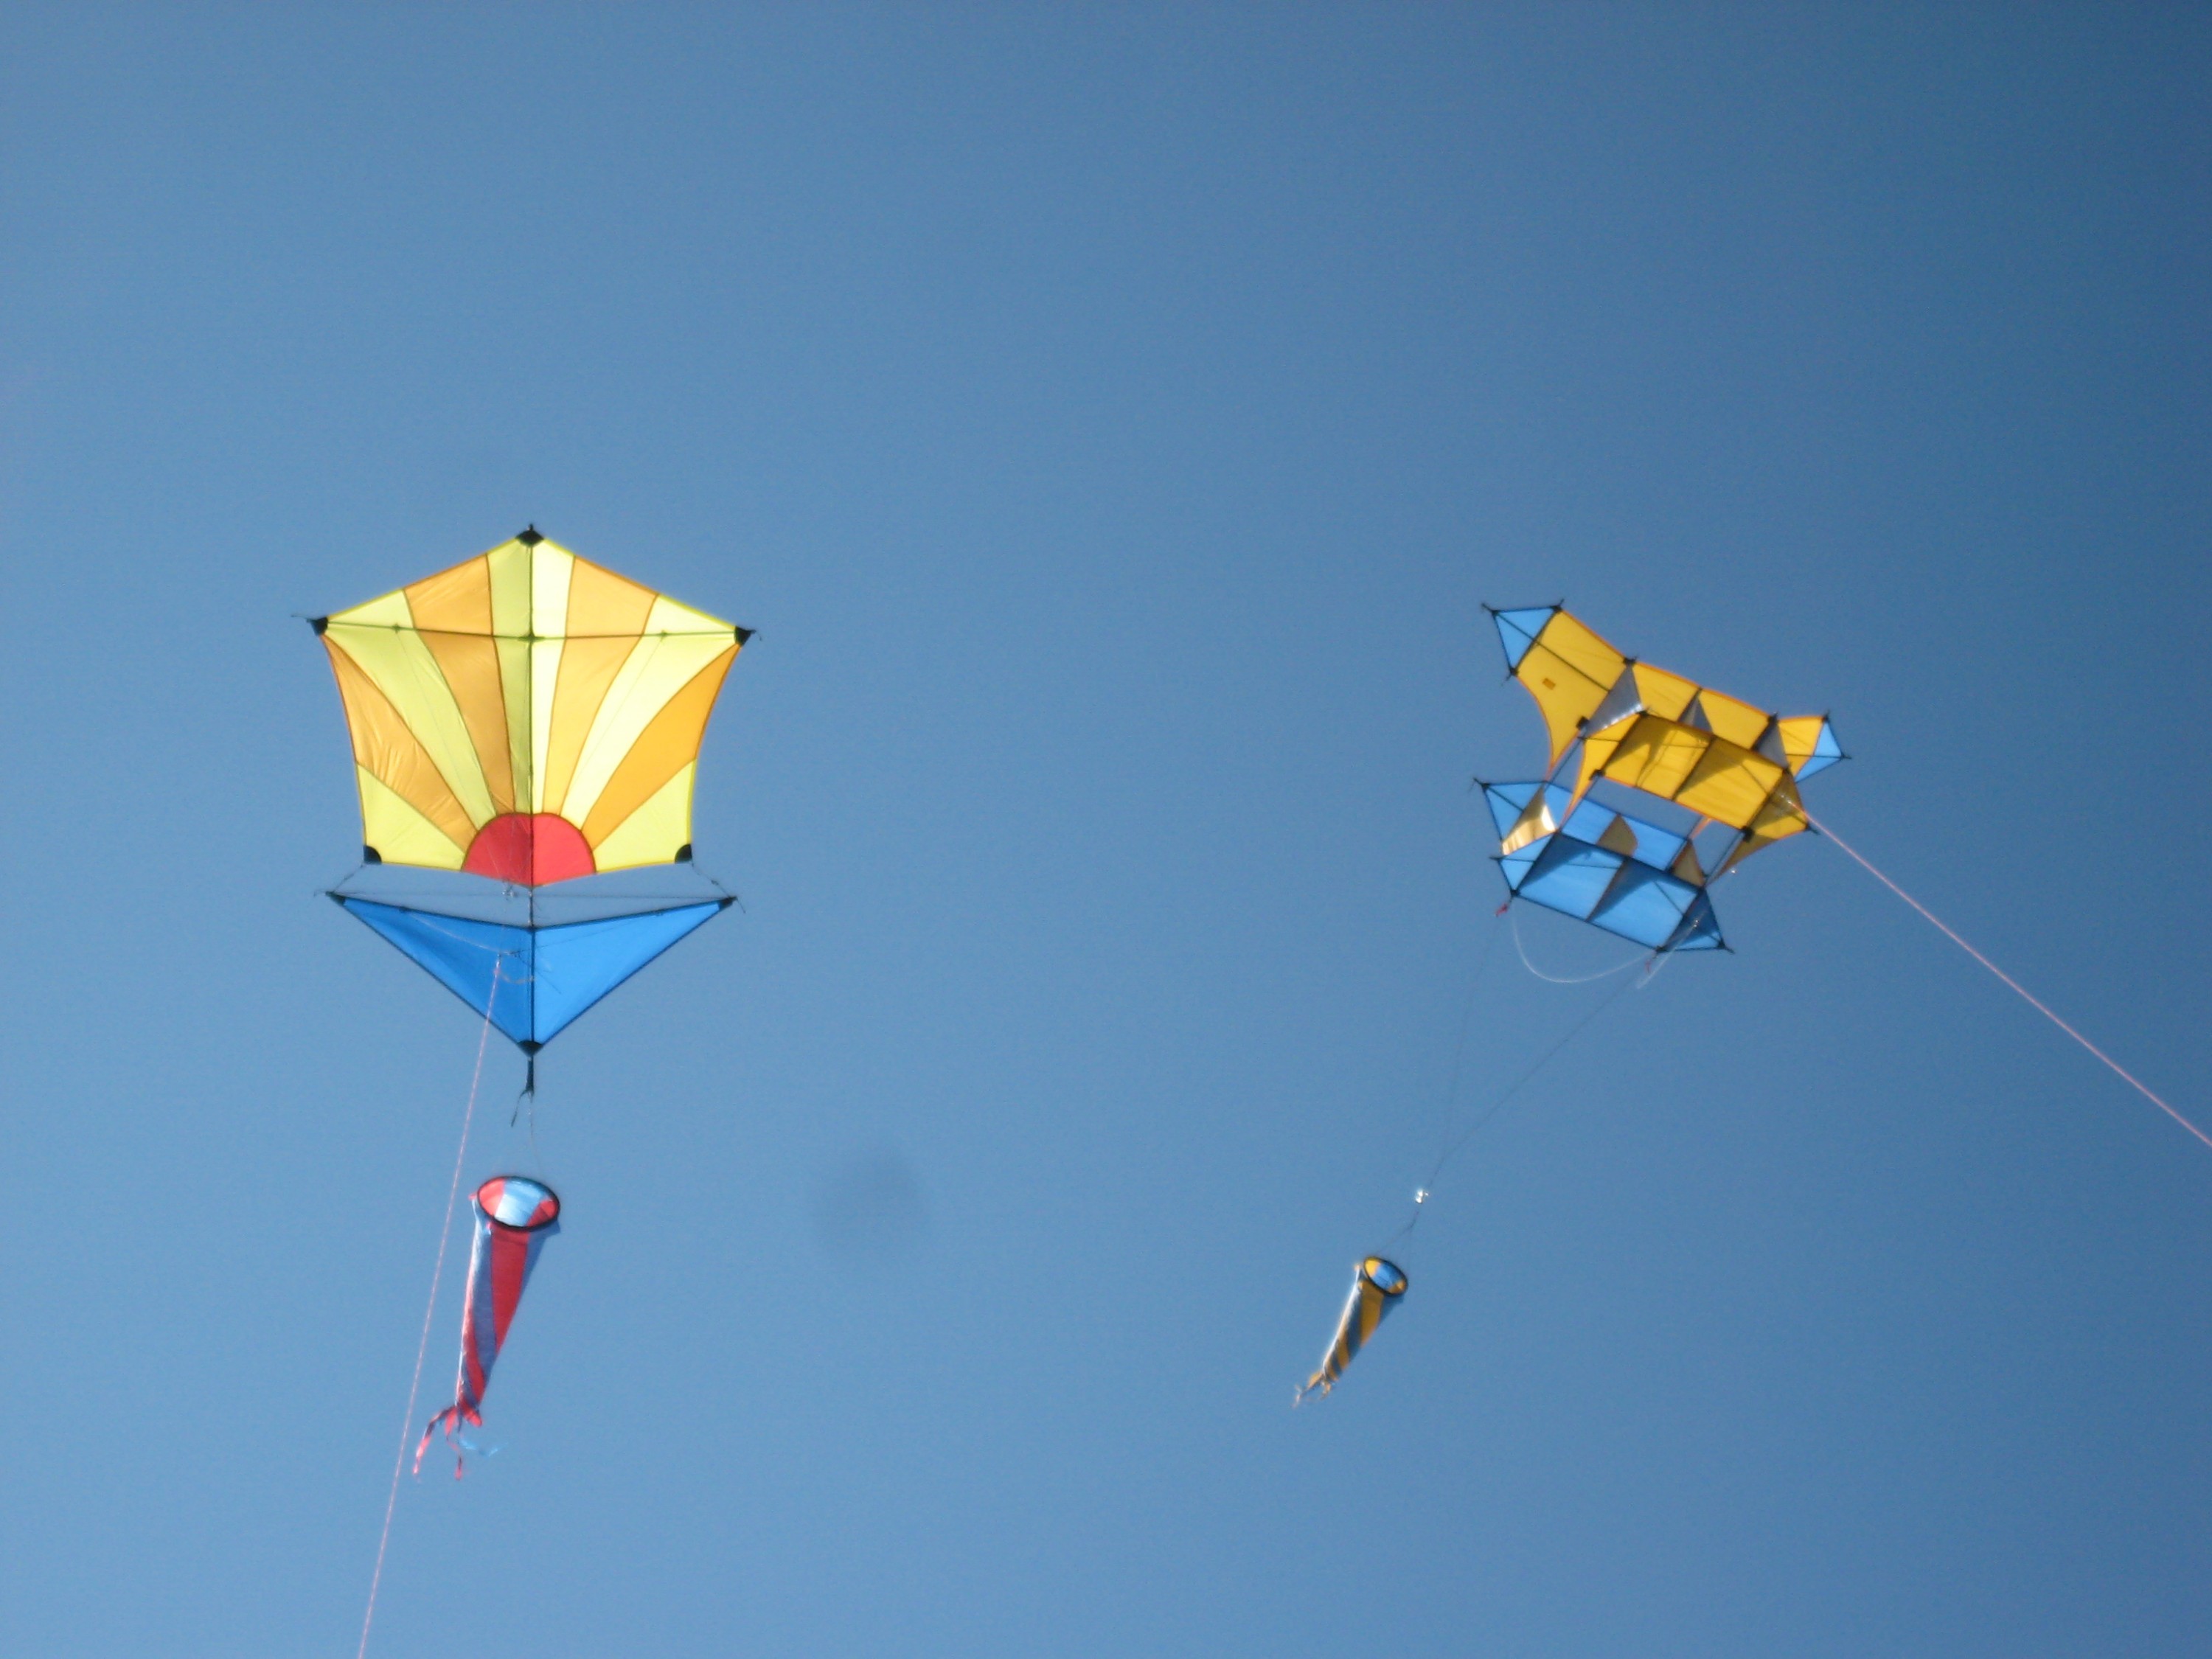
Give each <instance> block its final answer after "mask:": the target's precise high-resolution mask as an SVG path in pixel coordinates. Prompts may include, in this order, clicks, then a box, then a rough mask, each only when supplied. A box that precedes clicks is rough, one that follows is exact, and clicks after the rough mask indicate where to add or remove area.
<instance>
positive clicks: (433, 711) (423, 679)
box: [323, 622, 492, 824]
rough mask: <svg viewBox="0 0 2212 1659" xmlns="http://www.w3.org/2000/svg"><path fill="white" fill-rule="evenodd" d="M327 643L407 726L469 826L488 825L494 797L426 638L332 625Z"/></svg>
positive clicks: (411, 631)
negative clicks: (464, 813)
mask: <svg viewBox="0 0 2212 1659" xmlns="http://www.w3.org/2000/svg"><path fill="white" fill-rule="evenodd" d="M323 637H324V639H325V640H336V641H338V642H339V644H340V645H341V646H342V647H343V649H344V651H345V653H346V654H347V655H348V656H349V657H350V658H352V659H353V661H354V663H355V665H356V666H357V667H358V668H360V670H361V671H362V672H363V673H364V674H367V675H368V678H370V679H371V680H372V681H374V683H375V685H376V689H377V690H379V691H381V692H382V693H383V694H384V696H385V697H386V700H387V701H389V702H390V703H391V704H392V708H394V709H396V710H397V711H398V714H399V717H400V719H402V720H404V721H406V722H407V729H408V730H409V731H410V732H413V733H414V734H415V740H416V742H417V743H419V744H422V748H423V750H424V751H425V752H426V753H427V754H428V756H429V757H430V759H431V761H432V763H434V764H435V765H436V767H437V769H438V773H439V775H440V776H441V777H442V778H444V779H445V781H446V786H447V788H449V789H451V790H452V791H453V796H454V798H455V799H457V800H459V802H460V803H461V805H462V807H463V808H464V809H465V811H467V812H468V815H469V817H470V820H471V822H472V823H479V824H480V823H484V822H485V821H486V820H487V819H489V817H491V816H492V804H491V791H490V789H489V787H487V785H486V784H485V782H484V775H483V765H482V764H481V763H479V762H478V761H477V749H476V744H475V743H474V742H473V741H472V740H471V738H470V736H469V728H468V723H467V722H466V721H465V720H463V719H462V718H461V709H460V705H459V703H457V702H454V700H453V687H451V686H450V685H448V684H446V676H445V673H444V671H442V670H441V669H440V668H439V666H438V659H436V658H435V657H434V656H432V655H431V654H430V647H428V645H427V644H425V643H424V642H423V639H422V635H420V634H418V633H416V631H415V630H414V629H412V628H359V627H356V626H354V625H352V624H350V623H337V622H333V623H331V624H330V626H329V627H328V628H327V629H325V631H324V634H323Z"/></svg>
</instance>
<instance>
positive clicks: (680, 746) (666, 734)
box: [569, 640, 738, 855]
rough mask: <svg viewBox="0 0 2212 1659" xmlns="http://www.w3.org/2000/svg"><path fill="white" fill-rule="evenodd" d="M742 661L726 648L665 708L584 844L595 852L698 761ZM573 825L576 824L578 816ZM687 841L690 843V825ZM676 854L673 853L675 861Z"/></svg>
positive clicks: (615, 781) (620, 770)
mask: <svg viewBox="0 0 2212 1659" xmlns="http://www.w3.org/2000/svg"><path fill="white" fill-rule="evenodd" d="M663 643H664V644H667V643H671V642H669V641H664V642H663ZM682 643H685V644H691V643H696V642H695V641H683V642H682ZM705 643H708V644H712V643H714V641H711V640H709V641H705ZM737 659H738V647H737V645H736V643H735V642H734V641H732V642H729V643H726V644H725V645H723V647H722V649H721V652H720V655H718V656H717V657H715V658H714V660H713V661H712V662H710V663H708V665H706V666H705V667H703V668H702V669H700V670H699V671H698V672H697V673H696V674H695V675H694V676H693V677H692V678H691V679H690V681H689V682H688V683H687V684H684V686H683V688H682V689H681V690H678V692H677V693H676V695H675V696H671V697H669V698H667V699H666V700H665V702H663V704H662V706H661V708H660V712H659V714H655V715H654V716H653V722H652V724H651V725H649V726H647V727H646V728H645V730H644V731H642V732H640V733H639V734H638V736H637V738H636V740H635V742H634V743H632V744H630V746H629V750H628V751H627V752H626V753H624V755H623V759H622V764H621V765H619V766H617V768H616V769H615V770H614V775H612V776H611V777H610V778H609V779H608V780H607V781H606V785H605V787H604V788H602V789H601V790H600V791H599V794H598V796H597V798H596V799H594V800H593V801H592V809H591V813H590V816H589V817H586V818H585V819H584V820H583V821H582V823H581V825H580V827H581V829H583V832H584V839H585V840H586V842H590V843H591V845H592V848H594V849H596V848H598V847H599V843H600V842H602V841H604V840H605V839H606V837H607V836H610V835H611V834H612V833H613V832H614V829H615V828H616V826H617V825H618V824H620V823H622V822H623V819H625V818H627V817H629V815H630V814H631V813H633V812H635V811H637V809H638V808H639V807H641V806H642V805H644V804H645V803H646V801H647V799H649V798H650V797H651V796H652V795H653V793H655V792H656V791H658V790H659V787H660V786H661V785H663V784H664V783H665V782H667V781H668V780H669V779H671V778H672V777H674V776H675V775H676V774H677V773H678V772H679V771H681V770H682V769H684V767H685V766H687V765H690V763H692V762H694V761H696V760H697V759H698V757H699V740H700V739H701V738H703V737H704V736H705V735H706V733H707V717H708V715H709V714H713V713H714V698H715V696H716V695H717V694H718V693H719V692H720V690H721V689H722V677H723V676H724V675H726V674H727V673H728V672H729V671H730V665H731V664H732V663H733V662H735V661H736V660H737ZM569 822H570V823H575V822H576V818H575V817H574V814H573V812H572V813H571V814H570V815H569ZM684 839H685V840H687V841H688V840H689V839H690V834H689V824H688V823H687V824H686V834H685V836H684ZM681 844H682V843H681V842H679V843H678V845H681ZM674 850H675V849H674V848H671V849H670V852H671V855H672V854H673V852H674Z"/></svg>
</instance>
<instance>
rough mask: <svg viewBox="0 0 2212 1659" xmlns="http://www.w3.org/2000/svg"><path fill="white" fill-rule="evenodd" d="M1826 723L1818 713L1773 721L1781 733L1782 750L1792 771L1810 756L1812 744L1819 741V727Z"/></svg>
mask: <svg viewBox="0 0 2212 1659" xmlns="http://www.w3.org/2000/svg"><path fill="white" fill-rule="evenodd" d="M1826 723H1827V722H1826V720H1824V719H1823V718H1822V717H1821V716H1820V715H1818V714H1798V715H1793V716H1792V717H1791V718H1790V719H1789V720H1777V721H1775V723H1774V724H1775V726H1776V727H1777V729H1778V730H1779V731H1780V732H1781V734H1782V752H1783V753H1784V755H1785V756H1787V757H1789V760H1790V770H1791V771H1792V772H1795V771H1796V769H1798V768H1799V767H1801V766H1802V765H1803V764H1804V763H1806V762H1807V761H1808V760H1810V759H1811V758H1812V757H1813V746H1814V744H1817V743H1819V742H1820V728H1821V726H1824V725H1826Z"/></svg>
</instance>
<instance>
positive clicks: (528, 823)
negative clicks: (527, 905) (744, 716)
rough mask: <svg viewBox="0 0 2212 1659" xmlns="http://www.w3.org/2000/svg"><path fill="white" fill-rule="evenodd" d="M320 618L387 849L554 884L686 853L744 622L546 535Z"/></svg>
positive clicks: (376, 836)
mask: <svg viewBox="0 0 2212 1659" xmlns="http://www.w3.org/2000/svg"><path fill="white" fill-rule="evenodd" d="M316 626H317V631H318V632H319V633H321V634H322V635H323V636H324V644H325V647H327V648H328V650H329V652H330V656H331V669H332V671H333V673H335V674H336V676H337V682H338V690H339V695H340V697H341V700H342V701H343V704H344V707H345V713H346V720H347V724H348V726H349V728H350V730H351V732H352V734H353V742H354V757H355V761H356V766H357V768H358V770H359V774H360V777H361V780H362V839H363V841H364V842H365V844H366V845H367V846H368V847H369V848H372V849H373V850H374V854H375V855H376V856H377V857H379V858H380V859H382V860H385V861H386V862H388V863H395V864H416V865H428V866H435V867H441V868H447V869H450V868H455V867H461V868H466V869H469V870H472V871H476V872H478V873H480V874H485V875H493V876H497V877H500V878H502V879H507V880H524V881H528V880H540V881H543V880H559V879H563V878H567V877H569V876H574V875H586V874H589V873H591V872H592V871H595V870H603V869H614V868H622V867H629V866H635V865H640V864H656V863H666V862H668V861H670V860H673V859H674V858H676V857H677V856H678V854H684V853H687V852H688V848H689V846H690V840H691V821H690V808H691V793H692V781H693V778H694V776H695V772H696V762H697V759H698V753H699V745H700V743H701V741H702V738H703V737H704V735H705V732H706V727H707V720H708V715H709V714H711V713H712V712H713V708H714V699H715V696H716V695H717V694H718V693H719V692H720V689H721V685H722V681H723V678H724V677H725V676H726V674H727V672H728V670H729V665H730V664H731V663H732V661H733V660H735V659H736V657H737V654H738V651H739V650H740V649H741V648H742V647H743V646H744V641H746V639H748V638H749V637H750V634H749V633H748V632H747V630H745V629H739V628H736V627H733V626H732V625H731V624H730V623H726V622H723V621H720V619H719V618H716V617H710V616H708V615H707V614H706V613H705V612H704V611H696V610H694V609H692V608H691V607H690V606H689V605H679V604H678V603H676V602H675V601H674V600H672V599H668V598H666V597H665V596H664V595H661V594H658V593H655V592H653V590H652V589H651V588H648V587H644V586H640V585H639V584H638V583H636V582H634V581H632V580H629V578H628V577H626V576H621V575H617V574H615V573H614V572H613V571H611V570H607V569H605V568H603V567H601V566H599V565H595V564H593V563H592V562H590V561H589V560H586V559H580V558H578V557H577V556H575V555H574V554H573V553H571V552H570V551H569V550H568V549H566V548H564V547H561V546H559V545H557V544H555V543H552V542H550V541H547V540H545V539H544V538H542V537H539V536H538V535H537V534H535V532H532V533H529V534H526V535H523V536H520V537H517V538H514V539H513V540H512V541H508V542H504V543H502V544H500V545H499V546H497V547H495V548H493V549H492V550H490V551H489V552H488V553H485V554H483V555H482V556H479V557H477V558H474V559H471V560H468V561H466V562H464V563H461V564H458V565H455V566H454V567H453V568H451V569H449V570H444V571H441V572H439V573H438V574H435V575H433V576H429V577H426V578H424V579H423V580H421V581H417V582H414V583H411V584H410V585H409V586H406V587H404V588H401V589H399V590H398V591H397V592H392V593H387V594H385V595H383V596H382V597H380V598H379V599H372V600H370V601H368V603H367V604H365V605H356V606H354V607H353V608H352V609H351V610H349V611H340V612H338V613H337V614H336V615H334V616H331V617H325V618H324V619H322V620H321V621H320V622H319V623H317V624H316ZM555 819H558V820H560V821H561V822H560V823H554V822H553V820H555ZM563 825H565V826H566V827H565V828H563V827H562V826H563ZM495 826H496V828H495ZM541 830H542V832H543V833H542V835H541V833H540V832H541ZM533 847H534V848H536V850H535V852H534V853H533V852H532V848H533ZM556 848H557V849H558V850H557V851H556V850H553V849H556ZM549 871H550V873H548V872H549Z"/></svg>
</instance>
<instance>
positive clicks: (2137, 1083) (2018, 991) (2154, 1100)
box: [1805, 812, 2212, 1146]
mask: <svg viewBox="0 0 2212 1659" xmlns="http://www.w3.org/2000/svg"><path fill="white" fill-rule="evenodd" d="M1805 822H1806V823H1809V824H1811V825H1812V826H1813V828H1814V829H1816V830H1818V831H1819V832H1820V834H1821V835H1823V836H1826V837H1827V838H1828V839H1829V840H1830V841H1832V842H1835V844H1836V846H1837V848H1838V850H1839V851H1841V852H1842V853H1843V854H1845V855H1846V856H1847V857H1849V858H1850V860H1851V861H1852V862H1853V863H1855V864H1857V866H1859V867H1860V868H1861V869H1862V870H1864V871H1865V872H1867V874H1869V875H1870V876H1872V877H1873V878H1875V880H1876V881H1878V882H1880V883H1881V884H1882V885H1883V886H1885V887H1887V888H1888V889H1889V890H1890V891H1891V892H1893V893H1894V894H1896V895H1897V896H1898V897H1899V898H1901V899H1903V900H1904V901H1905V902H1906V903H1907V904H1909V905H1911V907H1912V908H1914V909H1915V910H1917V911H1918V912H1919V913H1920V914H1921V915H1922V916H1923V917H1924V918H1926V919H1927V921H1929V923H1931V924H1932V925H1933V926H1934V927H1935V928H1936V932H1938V933H1941V934H1942V935H1943V937H1944V938H1946V939H1949V940H1950V941H1951V943H1952V944H1954V945H1957V946H1958V947H1959V948H1960V950H1961V951H1965V952H1966V954H1967V955H1968V956H1970V957H1973V959H1974V960H1975V961H1976V962H1978V963H1981V964H1982V966H1983V967H1984V968H1986V969H1989V970H1990V972H1991V973H1992V974H1995V975H1996V976H1997V978H1998V979H2000V980H2002V981H2003V982H2004V984H2005V987H2006V988H2007V989H2008V990H2010V991H2011V992H2012V993H2013V994H2015V995H2016V996H2017V997H2019V998H2020V1000H2021V1001H2022V1002H2025V1003H2026V1004H2027V1006H2029V1007H2031V1008H2033V1009H2034V1010H2035V1012H2037V1013H2039V1014H2041V1015H2042V1016H2043V1017H2044V1018H2045V1019H2047V1020H2049V1021H2050V1022H2051V1024H2053V1025H2056V1026H2057V1028H2058V1029H2059V1030H2062V1031H2063V1032H2065V1033H2066V1035H2067V1036H2070V1037H2072V1038H2073V1039H2074V1041H2075V1042H2078V1043H2080V1044H2081V1046H2082V1047H2083V1048H2087V1050H2088V1051H2089V1052H2090V1053H2091V1054H2094V1055H2095V1056H2096V1057H2097V1058H2098V1059H2099V1060H2102V1061H2103V1062H2104V1063H2105V1065H2106V1066H2108V1067H2109V1068H2110V1069H2111V1070H2112V1073H2113V1074H2114V1075H2115V1076H2117V1077H2118V1079H2120V1080H2121V1081H2122V1082H2124V1083H2125V1084H2126V1085H2128V1086H2129V1087H2130V1088H2131V1089H2133V1090H2134V1091H2136V1093H2137V1094H2139V1095H2141V1096H2142V1097H2143V1098H2144V1099H2145V1100H2148V1102H2150V1103H2151V1104H2152V1105H2154V1106H2155V1107H2157V1108H2158V1109H2159V1110H2160V1111H2161V1112H2164V1113H2165V1114H2166V1115H2167V1116H2168V1117H2170V1118H2172V1120H2173V1121H2175V1122H2176V1123H2179V1125H2180V1126H2181V1127H2183V1128H2185V1129H2186V1130H2188V1131H2189V1133H2191V1134H2193V1135H2195V1136H2196V1137H2197V1139H2199V1140H2201V1141H2203V1143H2204V1144H2205V1145H2206V1146H2212V1135H2208V1134H2206V1133H2204V1131H2203V1130H2202V1129H2200V1128H2198V1127H2197V1126H2196V1125H2195V1124H2194V1123H2191V1121H2189V1120H2188V1119H2187V1118H2185V1117H2184V1116H2182V1115H2181V1114H2180V1113H2179V1112H2178V1111H2176V1110H2174V1109H2173V1108H2172V1107H2171V1106H2169V1105H2168V1104H2166V1102H2165V1101H2163V1100H2161V1099H2160V1097H2158V1096H2157V1095H2155V1094H2154V1093H2152V1092H2151V1091H2150V1089H2149V1087H2148V1085H2146V1084H2144V1082H2143V1081H2142V1079H2140V1078H2138V1077H2136V1074H2135V1073H2132V1072H2130V1071H2129V1070H2128V1069H2127V1067H2126V1066H2123V1065H2121V1064H2120V1062H2119V1061H2118V1060H2114V1059H2113V1058H2112V1056H2111V1055H2110V1054H2106V1052H2105V1051H2104V1050H2103V1049H2102V1048H2099V1047H2098V1046H2097V1045H2096V1044H2095V1043H2093V1042H2090V1041H2089V1039H2088V1038H2087V1037H2085V1036H2082V1035H2081V1032H2079V1031H2077V1030H2075V1029H2074V1028H2073V1027H2072V1026H2071V1025H2069V1024H2067V1023H2066V1022H2065V1021H2064V1020H2063V1019H2061V1018H2059V1017H2058V1016H2057V1013H2055V1012H2052V1011H2051V1008H2050V1007H2049V1006H2046V1005H2045V1003H2044V1001H2043V1000H2042V999H2041V998H2039V997H2038V996H2036V995H2035V994H2034V993H2033V992H2032V991H2030V990H2029V989H2028V988H2027V987H2026V986H2025V985H2022V984H2021V982H2020V981H2018V980H2016V979H2015V978H2014V977H2013V976H2012V975H2010V974H2008V973H2007V972H2005V970H2004V969H2002V968H2000V967H1998V966H1997V965H1996V963H1994V962H1991V961H1990V959H1989V958H1988V957H1985V956H1984V955H1983V954H1982V953H1981V952H1980V951H1977V950H1976V949H1975V948H1974V947H1973V946H1972V945H1969V944H1967V943H1966V940H1965V939H1963V938H1961V937H1960V935H1959V933H1957V932H1956V931H1955V930H1954V928H1953V927H1951V926H1950V924H1949V923H1948V922H1946V921H1944V920H1943V919H1942V917H1941V916H1939V915H1936V913H1935V912H1934V911H1933V910H1931V909H1929V908H1928V907H1927V906H1926V905H1924V904H1923V903H1922V902H1920V901H1919V900H1918V899H1917V898H1915V897H1913V896H1912V895H1911V894H1910V893H1908V892H1906V891H1905V890H1904V889H1903V888H1902V887H1899V885H1898V884H1896V883H1895V882H1893V881H1892V880H1891V879H1890V878H1888V877H1887V876H1886V875H1884V874H1882V872H1881V871H1879V870H1877V869H1875V867H1874V866H1873V865H1872V864H1871V863H1869V862H1868V860H1867V859H1866V857H1865V855H1864V854H1861V853H1860V852H1859V851H1858V850H1857V848H1854V847H1852V845H1851V844H1850V842H1847V841H1845V840H1844V838H1843V837H1842V836H1839V835H1838V834H1837V833H1836V832H1835V831H1834V830H1832V829H1829V828H1828V826H1827V825H1826V824H1825V823H1821V822H1820V819H1818V818H1816V817H1814V816H1813V815H1812V814H1811V813H1810V812H1807V813H1806V814H1805Z"/></svg>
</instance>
